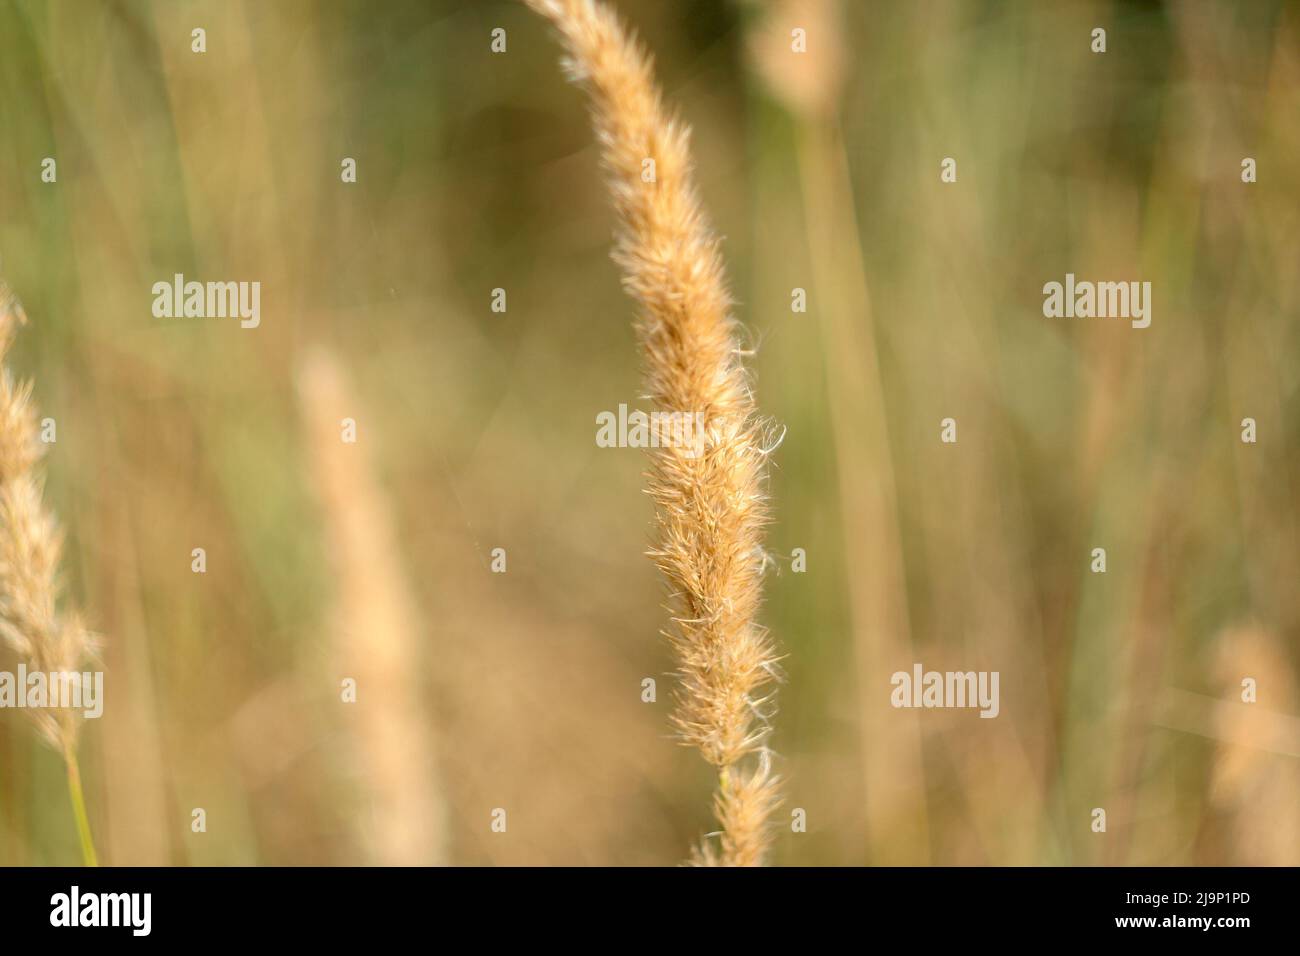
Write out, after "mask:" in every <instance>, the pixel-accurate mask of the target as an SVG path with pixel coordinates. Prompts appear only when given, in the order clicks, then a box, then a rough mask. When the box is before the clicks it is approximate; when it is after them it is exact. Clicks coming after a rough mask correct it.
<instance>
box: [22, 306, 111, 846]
mask: <svg viewBox="0 0 1300 956" xmlns="http://www.w3.org/2000/svg"><path fill="white" fill-rule="evenodd" d="M26 321H27V316H26V315H25V313H24V312H23V309H22V306H21V305H20V304H19V303H18V300H17V299H16V298H15V297H14V296H13V294H12V293H11V292H10V291H9V288H8V286H6V285H5V284H4V283H3V281H0V363H3V361H4V359H5V358H6V357H7V355H8V352H9V346H10V345H11V344H12V343H13V337H14V334H15V332H16V331H17V328H18V326H20V325H22V324H24V323H25V322H26ZM42 451H43V448H42V444H41V442H40V441H39V439H38V431H37V425H36V410H35V408H34V406H33V404H32V386H31V383H30V382H27V383H23V384H18V383H16V382H15V381H14V378H13V376H12V375H11V374H10V372H9V369H8V368H7V367H6V368H4V369H3V371H2V372H0V639H2V640H3V641H4V643H5V644H7V645H8V646H9V647H10V648H11V649H12V650H13V651H14V653H16V654H17V655H18V656H19V657H20V658H21V659H22V660H23V661H24V662H25V663H26V664H27V667H28V669H29V670H31V671H42V672H45V673H50V672H62V673H72V672H80V671H81V669H82V666H83V665H84V664H85V663H86V661H87V660H89V659H90V658H91V657H92V656H93V655H94V653H95V640H94V638H93V636H92V635H91V633H90V632H89V631H87V630H86V628H85V627H84V626H83V625H82V623H81V620H80V618H79V617H78V616H77V615H76V614H75V613H67V614H65V613H61V612H60V610H59V607H58V604H59V595H60V590H61V589H60V582H59V558H60V554H61V551H62V535H61V534H60V532H59V529H58V524H57V523H56V521H55V520H54V516H53V515H52V514H51V513H50V512H49V510H48V509H47V508H46V507H45V504H44V502H43V501H42V499H41V479H40V476H39V474H38V468H37V466H38V465H39V462H40V457H41V453H42ZM20 692H21V689H20ZM26 713H27V714H29V715H30V716H32V717H33V718H34V719H35V721H36V725H37V728H38V729H39V731H40V733H41V736H43V737H44V738H45V740H46V741H48V742H49V743H50V745H51V746H53V747H54V748H55V749H57V750H58V751H59V752H60V753H61V754H62V755H63V759H64V762H65V763H66V764H67V770H68V793H69V796H70V797H71V800H72V808H73V815H74V817H75V819H76V822H77V835H78V838H79V840H80V843H81V849H82V856H83V859H84V860H85V862H86V864H87V865H89V866H94V865H95V864H96V862H97V859H96V855H95V845H94V841H93V840H92V839H91V834H90V824H89V820H88V818H87V815H86V805H85V799H84V797H83V796H82V788H81V771H80V768H79V767H78V765H77V729H78V726H79V724H80V721H81V714H80V712H79V711H76V710H74V709H72V708H59V709H42V710H27V711H26Z"/></svg>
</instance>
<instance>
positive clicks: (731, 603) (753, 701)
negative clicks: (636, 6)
mask: <svg viewBox="0 0 1300 956" xmlns="http://www.w3.org/2000/svg"><path fill="white" fill-rule="evenodd" d="M526 2H527V3H528V5H529V6H530V7H532V9H534V10H535V11H537V12H538V13H540V14H542V15H543V16H545V17H546V18H547V19H549V20H550V21H551V22H552V23H553V24H554V25H555V27H556V28H557V29H558V30H559V32H560V35H561V37H562V38H563V41H564V45H565V47H566V49H567V51H568V58H567V60H566V64H565V65H566V68H567V70H568V73H569V76H570V78H571V79H572V80H573V81H574V82H576V83H578V84H579V85H581V86H582V87H584V88H585V89H586V90H587V92H588V93H589V95H590V97H591V102H592V115H593V121H594V123H595V127H596V136H597V140H598V141H599V143H600V146H601V150H602V153H603V160H604V165H605V169H606V172H607V176H608V182H609V187H610V191H611V193H612V196H613V201H614V207H615V211H616V212H617V215H618V219H619V222H620V229H619V234H618V238H617V240H616V246H615V249H614V259H615V261H616V262H617V263H618V265H619V266H620V268H621V269H622V272H623V285H624V288H625V289H626V291H627V292H628V293H629V294H630V295H631V296H632V297H633V298H634V299H636V300H637V302H638V303H639V305H640V314H639V318H638V322H637V331H638V334H639V337H640V341H641V347H642V353H643V360H644V366H645V375H646V385H647V390H648V393H649V395H650V397H651V399H652V400H653V401H654V402H655V403H656V404H657V405H658V406H659V407H660V408H662V409H666V410H669V411H674V412H681V413H685V414H688V415H690V414H697V413H698V414H700V415H702V416H703V417H702V422H703V427H704V433H705V440H704V444H703V448H702V450H701V451H700V453H699V454H695V451H694V449H692V448H687V447H681V446H678V447H666V448H660V449H659V450H658V451H657V452H655V453H654V455H653V458H652V465H651V470H650V474H649V493H650V495H651V496H652V498H653V499H654V501H655V504H656V516H657V524H658V541H657V544H656V546H655V548H654V549H653V550H652V551H651V552H650V554H651V556H652V557H653V558H654V559H655V560H656V562H657V564H658V566H659V568H660V569H661V570H662V572H663V573H664V575H665V576H666V578H667V579H668V582H669V584H670V586H671V588H672V591H673V593H674V595H675V602H676V607H675V608H674V618H673V620H674V625H675V627H674V629H673V631H672V633H670V634H669V635H668V637H669V639H670V641H671V643H672V647H673V651H674V653H675V656H676V660H677V666H678V670H679V675H680V687H679V688H678V692H677V703H676V711H675V714H674V717H673V720H674V723H675V725H676V727H677V729H678V731H679V732H680V734H681V738H682V741H683V742H684V743H686V744H688V745H692V746H694V747H697V748H698V749H699V751H700V752H701V753H702V754H703V756H704V758H705V759H706V760H707V761H708V762H709V763H711V764H712V765H713V766H714V767H716V768H717V769H718V775H719V783H718V791H717V794H716V795H715V799H714V810H715V813H716V815H717V818H718V821H719V823H720V824H721V832H720V833H719V834H718V840H717V842H716V843H714V842H710V841H705V842H704V843H703V844H702V845H701V846H700V847H699V848H697V850H696V851H695V853H694V860H695V862H698V863H704V864H722V865H739V866H746V865H757V864H760V863H762V862H763V859H764V856H765V853H766V851H767V848H768V845H769V843H770V833H769V831H768V818H769V816H770V814H771V812H772V810H773V808H774V807H775V805H776V802H777V799H776V791H777V786H776V784H777V781H776V778H775V777H774V776H773V774H772V770H771V759H770V754H769V751H768V749H767V737H768V733H769V725H768V713H767V711H768V705H769V703H770V696H769V695H767V692H766V691H765V689H764V688H765V685H767V684H768V683H769V682H770V681H771V680H772V679H773V677H774V674H775V655H774V651H773V647H772V643H771V641H770V639H769V637H768V634H767V632H766V630H765V629H764V628H763V627H761V626H760V625H759V624H758V623H757V614H758V609H759V604H760V600H761V591H762V573H763V567H764V563H765V555H764V552H763V549H762V532H763V528H764V526H765V525H766V523H767V521H768V509H767V504H766V498H765V493H764V488H763V484H764V469H765V465H766V459H767V456H768V453H769V451H770V449H765V448H764V447H763V437H764V436H763V434H762V432H763V429H762V425H761V423H760V422H759V420H758V418H757V416H756V411H755V406H754V399H753V393H752V391H751V388H750V385H749V381H748V379H747V376H746V374H745V371H744V369H743V368H742V366H741V362H740V355H741V351H740V349H739V348H738V345H737V340H736V328H735V327H736V323H735V320H734V319H733V318H732V315H731V311H730V310H731V298H730V296H729V294H728V292H727V287H726V281H725V278H724V274H723V264H722V256H721V254H720V251H719V240H718V238H717V237H716V236H715V235H714V234H713V233H712V232H711V230H710V228H709V226H708V225H707V223H706V221H705V217H704V214H703V211H702V210H701V208H700V203H699V200H698V198H697V196H696V191H695V187H694V184H693V182H692V174H691V161H690V150H689V130H688V129H687V127H685V126H684V125H683V124H682V123H681V122H680V121H679V120H677V119H676V118H674V117H673V116H671V115H670V114H669V113H668V111H667V110H666V109H665V107H664V104H663V101H662V97H661V95H660V92H659V89H658V87H657V86H656V84H655V81H654V75H653V68H652V63H651V59H650V57H649V56H648V54H647V53H646V52H645V51H644V50H643V49H642V48H641V47H640V45H639V44H638V43H637V42H636V41H634V40H633V39H632V38H631V37H630V36H629V34H628V33H627V31H626V30H625V29H624V27H623V25H622V24H621V22H620V21H619V19H618V17H617V16H616V15H615V14H614V13H613V12H612V11H611V10H610V9H609V8H608V7H606V6H605V5H603V4H601V3H597V2H594V0H526ZM647 160H653V164H652V165H651V164H649V163H647V162H646V161H647ZM651 168H652V169H653V173H652V175H651V176H649V177H647V175H646V174H647V170H648V169H651ZM647 178H648V179H649V180H650V181H647Z"/></svg>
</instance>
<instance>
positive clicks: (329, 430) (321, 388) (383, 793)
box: [298, 348, 448, 866]
mask: <svg viewBox="0 0 1300 956" xmlns="http://www.w3.org/2000/svg"><path fill="white" fill-rule="evenodd" d="M298 395H299V398H300V400H301V403H302V410H303V418H304V421H305V424H306V427H307V438H308V450H309V452H310V454H311V460H312V465H313V477H314V478H315V483H316V487H317V490H318V493H319V496H320V499H321V504H322V506H323V517H324V519H325V532H326V540H327V542H328V545H329V552H330V560H331V564H332V567H333V571H334V578H333V580H334V582H335V584H336V586H337V588H338V597H337V600H336V602H335V607H334V609H333V618H334V631H335V635H334V636H335V639H336V642H337V652H338V662H339V665H340V666H341V667H342V668H343V673H344V674H346V675H347V676H349V677H353V678H355V679H356V681H357V687H358V698H357V703H356V704H355V712H356V747H357V752H358V756H359V757H360V761H359V762H360V764H361V765H362V766H363V767H364V773H363V774H362V777H361V779H362V781H363V784H364V787H365V791H366V796H367V798H368V800H369V803H370V807H371V810H372V813H371V814H369V815H368V817H369V818H368V819H363V822H362V826H363V830H364V832H363V833H362V834H361V838H362V840H363V841H364V842H365V844H366V846H367V851H368V852H369V854H370V862H371V863H374V864H377V865H381V866H434V865H445V864H446V863H447V862H448V861H447V849H448V848H447V842H448V841H447V827H446V816H447V815H446V810H445V806H444V803H443V795H442V788H441V786H440V784H439V781H438V774H437V767H436V765H435V757H434V753H433V749H434V748H433V741H432V740H431V739H430V734H429V733H428V731H427V727H428V724H429V719H430V715H429V714H428V713H427V712H426V708H425V707H424V706H423V703H422V696H421V695H422V690H421V687H420V682H419V680H418V675H419V674H420V672H421V668H420V665H419V664H418V663H417V662H418V661H419V660H420V626H419V623H418V622H419V620H420V617H419V613H418V611H417V610H416V607H415V600H414V598H413V597H412V596H411V592H410V588H409V585H408V583H407V577H406V573H405V570H404V568H403V567H402V562H401V558H400V553H399V548H398V545H397V541H398V532H397V528H396V525H395V523H394V520H393V516H392V513H391V511H390V509H389V507H388V503H387V501H386V499H385V496H384V493H383V491H382V489H381V488H380V487H379V486H378V484H377V482H376V481H375V479H374V477H373V475H372V474H371V472H370V468H369V462H368V461H367V458H366V455H365V450H364V446H363V445H362V444H360V443H358V444H345V443H344V442H343V441H342V439H341V433H340V422H341V420H342V419H343V418H344V417H347V416H352V417H355V418H357V419H358V420H360V418H361V416H360V414H359V413H358V411H357V402H356V399H355V397H354V396H353V394H352V389H351V387H350V384H349V382H348V380H347V376H346V375H345V373H344V371H343V369H342V367H341V366H340V365H339V363H338V361H337V360H336V359H335V358H334V357H333V355H332V354H331V353H329V352H327V351H326V350H325V349H323V348H315V349H313V350H312V351H311V352H310V353H309V354H308V356H307V358H306V359H304V361H303V363H302V365H301V367H300V369H299V373H298Z"/></svg>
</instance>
